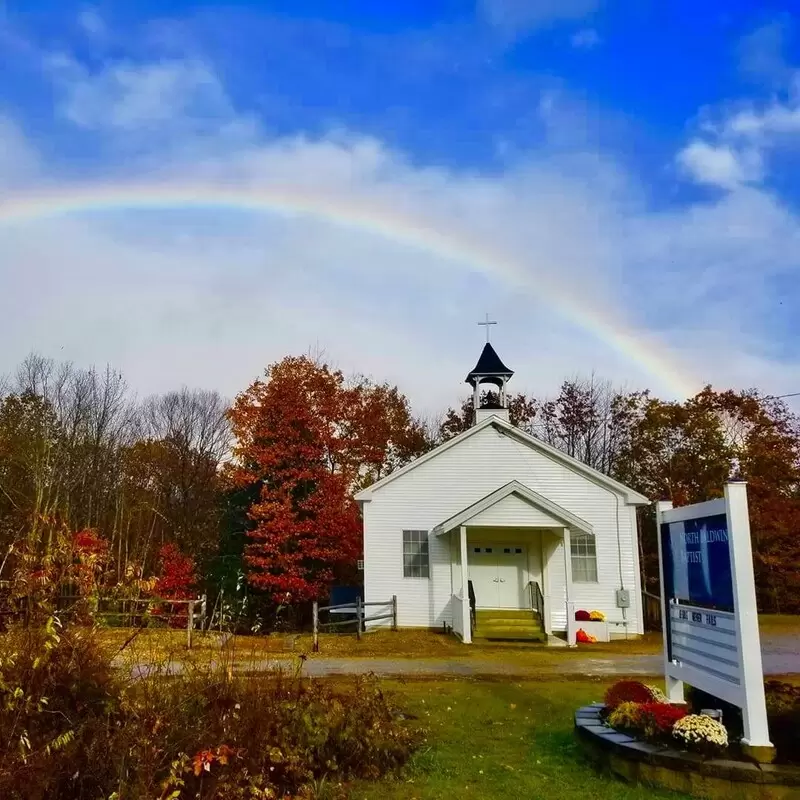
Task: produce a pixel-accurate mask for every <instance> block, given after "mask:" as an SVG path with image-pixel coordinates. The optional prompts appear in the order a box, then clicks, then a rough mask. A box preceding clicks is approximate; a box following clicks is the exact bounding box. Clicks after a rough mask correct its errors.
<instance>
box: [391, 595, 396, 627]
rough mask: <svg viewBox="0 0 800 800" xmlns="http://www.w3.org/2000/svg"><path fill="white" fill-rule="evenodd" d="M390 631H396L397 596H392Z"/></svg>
mask: <svg viewBox="0 0 800 800" xmlns="http://www.w3.org/2000/svg"><path fill="white" fill-rule="evenodd" d="M392 630H393V631H396V630H397V595H396V594H393V595H392Z"/></svg>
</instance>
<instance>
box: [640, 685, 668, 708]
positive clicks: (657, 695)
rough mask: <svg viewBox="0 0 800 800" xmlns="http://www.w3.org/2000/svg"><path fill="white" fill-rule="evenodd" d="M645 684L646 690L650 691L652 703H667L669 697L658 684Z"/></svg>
mask: <svg viewBox="0 0 800 800" xmlns="http://www.w3.org/2000/svg"><path fill="white" fill-rule="evenodd" d="M645 686H646V687H647V691H648V692H650V697H651V698H652V700H653V702H654V703H669V698H668V697H667V696H666V695H665V694H664V692H662V691H661V689H659V687H658V686H653V684H652V683H647V684H645Z"/></svg>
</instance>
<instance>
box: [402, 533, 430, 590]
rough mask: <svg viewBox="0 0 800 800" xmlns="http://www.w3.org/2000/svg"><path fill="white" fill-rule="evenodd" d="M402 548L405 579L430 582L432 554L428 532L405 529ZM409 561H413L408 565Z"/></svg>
mask: <svg viewBox="0 0 800 800" xmlns="http://www.w3.org/2000/svg"><path fill="white" fill-rule="evenodd" d="M402 547H403V551H402V552H403V578H407V579H408V580H428V579H429V578H430V576H431V552H430V545H429V543H428V531H423V530H419V529H416V528H414V529H410V528H404V529H403V540H402ZM407 559H412V562H411V563H408V561H407ZM414 561H416V563H414ZM417 573H418V574H417Z"/></svg>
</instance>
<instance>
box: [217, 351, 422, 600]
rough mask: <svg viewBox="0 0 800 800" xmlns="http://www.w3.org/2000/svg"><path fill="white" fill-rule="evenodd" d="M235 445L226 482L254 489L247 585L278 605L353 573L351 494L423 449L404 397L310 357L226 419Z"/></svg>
mask: <svg viewBox="0 0 800 800" xmlns="http://www.w3.org/2000/svg"><path fill="white" fill-rule="evenodd" d="M229 419H230V422H231V426H232V429H233V433H234V436H235V437H236V446H235V447H234V460H233V462H232V464H231V465H230V466H229V468H228V478H229V480H230V481H231V483H232V484H233V485H234V486H237V487H247V486H253V485H258V486H259V487H260V492H259V499H258V501H257V502H256V503H254V504H253V505H252V507H251V508H250V510H249V516H250V518H251V520H253V522H254V523H255V527H254V528H253V530H251V531H249V532H248V537H249V539H250V544H249V545H248V547H247V550H246V563H247V565H248V568H249V574H248V579H249V581H250V583H251V585H253V586H255V587H258V588H260V589H263V590H266V591H267V592H269V593H270V594H271V595H272V596H273V598H274V599H275V600H276V602H283V603H287V602H292V603H295V602H303V601H307V600H311V599H315V598H318V597H320V596H323V595H324V594H325V592H326V591H327V590H328V588H329V587H330V585H331V583H332V582H333V581H334V580H335V579H336V578H337V576H341V575H342V574H343V573H346V572H347V571H348V570H352V568H353V567H354V566H355V562H356V560H357V559H358V557H359V555H360V552H361V521H360V515H359V512H358V508H357V506H356V503H355V501H354V500H353V497H352V492H353V490H354V489H357V488H358V487H359V486H361V485H365V484H367V483H369V482H371V481H373V480H375V479H377V478H379V477H381V476H382V475H384V474H387V473H388V472H390V471H391V470H392V469H395V468H396V467H397V466H399V465H401V464H402V463H405V461H407V460H408V459H409V458H411V457H412V456H413V455H416V454H417V453H419V452H422V451H424V449H425V447H426V446H427V445H426V442H425V438H424V435H423V432H422V428H421V426H419V425H418V424H417V423H415V422H414V421H413V420H412V419H411V416H410V413H409V411H408V405H407V401H406V399H405V398H404V397H403V396H402V395H400V394H399V392H397V391H396V390H392V389H390V388H389V387H387V386H374V385H373V384H371V383H370V382H369V381H367V380H365V379H358V380H356V381H351V382H347V381H346V380H345V378H344V376H343V375H342V373H341V372H339V371H336V370H332V369H330V368H329V367H328V366H327V365H324V364H320V363H317V362H315V361H313V360H312V359H310V358H307V357H290V358H285V359H283V360H282V361H280V362H278V363H276V364H273V365H272V366H270V367H269V368H268V369H267V371H266V379H265V380H258V381H256V382H255V383H253V384H252V385H251V386H250V388H249V389H247V390H246V391H245V392H243V393H242V394H240V395H239V396H238V397H237V399H236V402H235V403H234V405H233V408H232V409H231V411H230V412H229Z"/></svg>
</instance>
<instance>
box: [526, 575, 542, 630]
mask: <svg viewBox="0 0 800 800" xmlns="http://www.w3.org/2000/svg"><path fill="white" fill-rule="evenodd" d="M528 585H529V586H530V590H531V610H533V611H535V612H536V613H537V614H538V615H539V622H541V624H542V625H544V595H543V594H542V589H541V587H540V586H539V584H538V582H537V581H530V583H529V584H528Z"/></svg>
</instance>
